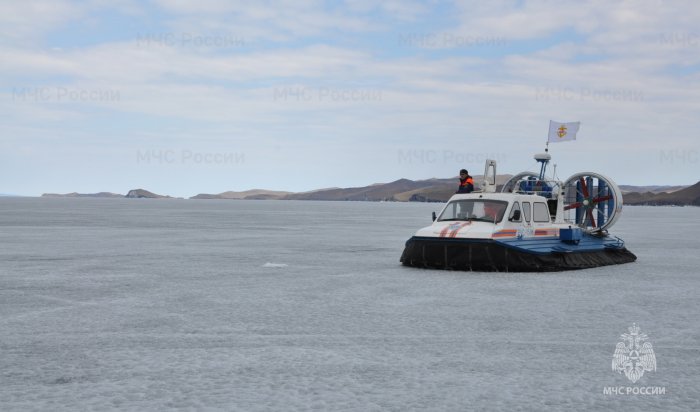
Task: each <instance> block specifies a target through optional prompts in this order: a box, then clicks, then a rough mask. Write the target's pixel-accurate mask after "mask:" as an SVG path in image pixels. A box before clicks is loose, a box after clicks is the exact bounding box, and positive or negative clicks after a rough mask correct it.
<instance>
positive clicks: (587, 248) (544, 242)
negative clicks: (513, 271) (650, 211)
mask: <svg viewBox="0 0 700 412" xmlns="http://www.w3.org/2000/svg"><path fill="white" fill-rule="evenodd" d="M494 241H495V242H498V243H501V244H503V245H504V246H507V247H509V248H513V249H518V250H519V251H521V252H525V253H534V254H547V253H577V252H594V251H599V250H605V249H608V248H614V249H619V248H622V247H624V242H622V240H620V239H618V238H615V237H610V236H608V237H597V236H591V235H584V236H583V238H582V239H581V241H580V242H579V243H578V244H570V243H565V242H562V241H561V240H560V239H559V238H558V237H547V238H541V237H540V238H521V239H494Z"/></svg>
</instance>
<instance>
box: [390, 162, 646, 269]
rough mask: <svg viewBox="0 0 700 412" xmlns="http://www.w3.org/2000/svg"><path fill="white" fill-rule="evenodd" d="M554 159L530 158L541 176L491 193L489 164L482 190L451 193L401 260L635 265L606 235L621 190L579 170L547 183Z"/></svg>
mask: <svg viewBox="0 0 700 412" xmlns="http://www.w3.org/2000/svg"><path fill="white" fill-rule="evenodd" d="M550 159H551V156H550V155H549V154H548V153H541V154H536V155H535V160H537V161H538V162H539V163H540V172H539V173H534V172H523V173H519V174H517V175H515V176H513V177H512V178H511V179H509V180H508V181H507V182H506V183H505V184H504V185H503V187H502V188H501V191H500V192H497V191H496V161H495V160H487V161H486V167H485V170H484V182H483V184H482V187H481V191H478V192H477V191H475V192H472V193H468V194H455V195H453V196H452V197H451V198H450V200H449V201H448V202H447V204H445V206H444V207H443V209H442V211H440V213H439V214H437V215H436V214H435V212H433V224H432V225H430V226H428V227H425V228H422V229H420V230H418V231H417V232H416V234H415V236H413V237H411V238H410V239H409V240H408V241H407V242H406V246H405V248H404V251H403V254H402V255H401V263H402V264H403V265H405V266H414V267H421V268H433V269H451V270H467V271H484V272H551V271H562V270H573V269H587V268H593V267H598V266H606V265H616V264H622V263H629V262H634V261H635V260H636V259H637V257H636V256H635V255H634V254H633V253H632V252H630V251H629V250H627V248H625V243H624V241H622V239H620V238H618V237H616V236H613V235H611V234H609V233H608V229H609V228H610V227H612V226H613V225H614V224H615V222H616V221H617V219H618V218H619V217H620V214H621V212H622V192H621V191H620V189H619V188H618V187H617V185H616V184H615V183H614V182H613V181H612V180H610V179H609V178H607V177H605V176H603V175H601V174H598V173H592V172H583V173H576V174H574V175H572V176H571V177H569V178H568V179H566V180H565V181H564V182H561V181H557V180H554V179H550V178H547V177H546V176H545V171H546V168H547V164H548V163H549V161H550Z"/></svg>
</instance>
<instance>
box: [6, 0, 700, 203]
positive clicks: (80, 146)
mask: <svg viewBox="0 0 700 412" xmlns="http://www.w3.org/2000/svg"><path fill="white" fill-rule="evenodd" d="M698 21H700V3H698V2H697V1H652V0H638V1H587V2H586V1H584V2H581V1H552V0H540V1H522V0H521V1H490V2H482V1H430V0H427V1H412V0H405V1H394V0H386V1H382V2H376V1H369V0H348V1H315V0H279V1H258V2H238V1H220V0H197V1H189V0H171V1H166V0H152V1H130V0H87V1H77V2H73V1H66V0H46V1H44V0H37V1H32V0H25V1H21V2H20V1H12V0H0V175H1V176H2V178H1V180H0V193H5V194H17V195H28V196H36V195H41V194H42V193H68V192H79V193H95V192H101V191H108V192H115V193H122V194H125V193H126V192H128V191H129V190H130V189H136V188H144V189H147V190H150V191H153V192H156V193H159V194H167V195H171V196H182V197H189V196H194V195H196V194H198V193H221V192H224V191H228V190H235V191H241V190H247V189H253V188H263V189H271V190H287V191H295V192H298V191H306V190H314V189H319V188H327V187H352V186H365V185H368V184H372V183H377V182H390V181H394V180H397V179H400V178H409V179H414V180H417V179H427V178H432V177H438V178H447V177H454V176H457V174H458V170H459V169H461V168H467V169H469V171H470V173H471V174H473V175H475V174H480V173H482V172H483V169H484V161H485V160H486V159H487V158H490V159H495V160H497V161H498V173H510V174H515V173H519V172H521V171H526V170H533V169H535V162H534V160H533V157H532V156H533V155H534V154H535V153H537V152H542V151H543V150H544V148H545V143H546V141H547V131H548V127H549V121H550V120H555V121H561V122H573V121H580V122H581V128H580V130H579V132H578V135H577V139H576V140H575V141H570V142H561V143H555V144H551V145H550V147H549V149H550V154H551V155H552V157H553V163H554V164H556V174H557V177H558V178H560V179H566V178H567V177H568V176H570V175H572V174H574V173H579V172H596V173H601V174H604V175H606V176H608V177H609V178H611V179H612V180H613V181H615V182H617V183H618V184H631V185H676V184H693V183H695V182H697V181H698V180H700V139H698V130H700V29H698V23H697V22H698Z"/></svg>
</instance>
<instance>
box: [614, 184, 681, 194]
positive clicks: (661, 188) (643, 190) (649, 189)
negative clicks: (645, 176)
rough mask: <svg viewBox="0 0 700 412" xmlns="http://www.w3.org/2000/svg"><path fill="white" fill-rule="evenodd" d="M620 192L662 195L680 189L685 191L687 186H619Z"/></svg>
mask: <svg viewBox="0 0 700 412" xmlns="http://www.w3.org/2000/svg"><path fill="white" fill-rule="evenodd" d="M618 187H619V188H620V190H622V193H623V194H624V193H631V192H638V193H646V192H651V193H663V192H668V193H670V192H675V191H678V190H681V189H685V188H686V187H688V186H630V185H620V186H618Z"/></svg>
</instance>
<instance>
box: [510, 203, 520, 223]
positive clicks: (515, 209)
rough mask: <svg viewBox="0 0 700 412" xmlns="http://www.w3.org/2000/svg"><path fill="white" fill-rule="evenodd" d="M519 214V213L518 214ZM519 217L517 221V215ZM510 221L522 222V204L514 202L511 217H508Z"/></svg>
mask: <svg viewBox="0 0 700 412" xmlns="http://www.w3.org/2000/svg"><path fill="white" fill-rule="evenodd" d="M516 212H518V213H516ZM516 214H517V215H518V216H517V219H515V217H516V216H515V215H516ZM508 220H510V221H511V222H520V221H521V220H522V212H521V211H520V203H518V202H513V207H512V208H511V209H510V215H508Z"/></svg>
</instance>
